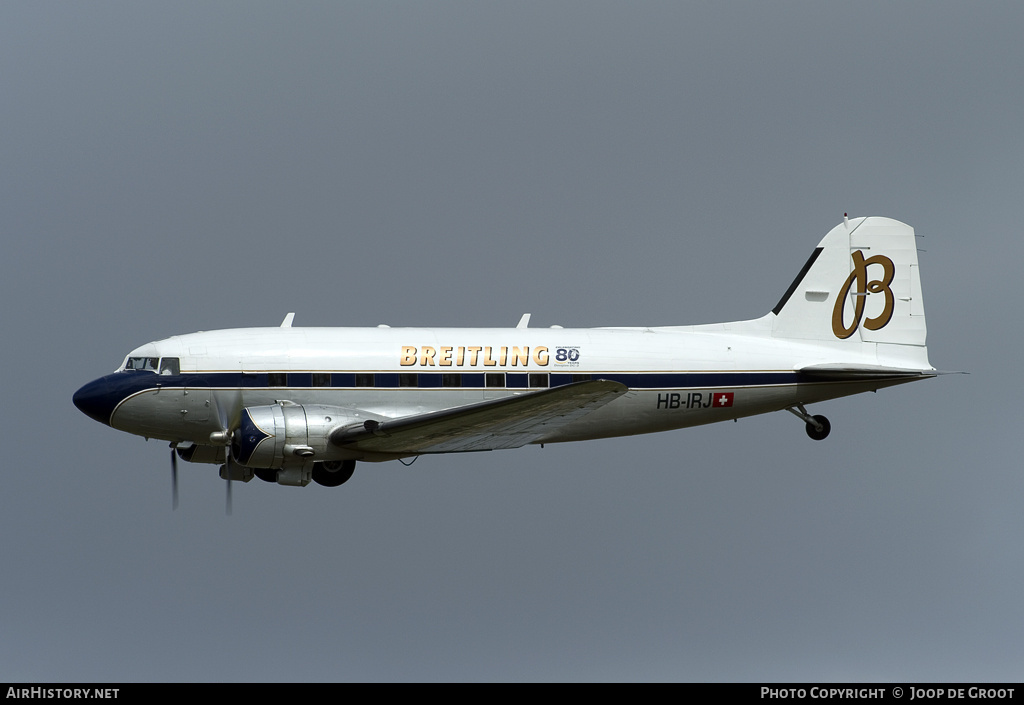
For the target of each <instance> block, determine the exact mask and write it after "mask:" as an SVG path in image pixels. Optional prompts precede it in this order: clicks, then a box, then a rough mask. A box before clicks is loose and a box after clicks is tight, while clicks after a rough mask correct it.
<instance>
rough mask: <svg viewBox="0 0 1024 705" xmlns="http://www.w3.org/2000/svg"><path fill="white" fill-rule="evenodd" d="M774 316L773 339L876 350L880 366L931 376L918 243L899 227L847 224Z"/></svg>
mask: <svg viewBox="0 0 1024 705" xmlns="http://www.w3.org/2000/svg"><path fill="white" fill-rule="evenodd" d="M772 313H773V314H774V319H773V320H772V336H773V337H777V338H790V339H798V340H806V341H809V342H810V341H820V342H823V343H830V344H835V346H837V347H840V348H846V347H849V348H851V349H853V348H857V352H858V353H864V352H868V350H867V349H866V348H874V350H873V352H874V353H875V355H877V358H878V362H879V364H893V365H894V366H912V367H923V368H930V365H929V364H928V353H927V348H926V347H925V338H926V333H927V329H926V326H925V317H924V299H923V296H922V293H921V276H920V271H919V269H918V263H917V242H916V240H915V238H914V229H913V228H911V227H910V226H909V225H905V224H904V223H900V222H898V221H896V220H891V219H889V218H880V217H870V218H853V219H849V220H846V219H844V222H843V223H841V224H839V225H837V226H836V227H835V228H833V229H832V230H831V231H830V232H829V233H828V235H826V236H825V237H824V238H823V239H822V241H821V242H820V243H819V244H818V247H817V249H815V250H814V253H813V254H812V255H811V257H810V259H809V260H808V261H807V263H806V264H805V265H804V268H803V269H802V270H801V271H800V274H799V275H797V278H796V279H795V280H794V281H793V284H792V285H791V286H790V287H789V290H788V291H787V292H786V294H785V296H783V297H782V300H781V301H779V303H778V305H777V306H776V307H775V308H774V309H772ZM830 347H832V345H830Z"/></svg>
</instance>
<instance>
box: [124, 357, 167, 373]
mask: <svg viewBox="0 0 1024 705" xmlns="http://www.w3.org/2000/svg"><path fill="white" fill-rule="evenodd" d="M124 368H125V369H126V370H147V371H149V372H156V371H157V370H158V369H159V368H160V358H158V357H129V358H128V361H127V362H125V363H124Z"/></svg>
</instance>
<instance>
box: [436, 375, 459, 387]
mask: <svg viewBox="0 0 1024 705" xmlns="http://www.w3.org/2000/svg"><path fill="white" fill-rule="evenodd" d="M441 386H442V387H461V386H462V375H461V374H459V373H458V372H446V373H445V374H443V375H441Z"/></svg>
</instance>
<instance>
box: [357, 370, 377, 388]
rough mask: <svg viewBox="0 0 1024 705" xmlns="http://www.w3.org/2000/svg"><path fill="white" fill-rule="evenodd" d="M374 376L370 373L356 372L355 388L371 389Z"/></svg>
mask: <svg viewBox="0 0 1024 705" xmlns="http://www.w3.org/2000/svg"><path fill="white" fill-rule="evenodd" d="M374 382H375V380H374V375H373V373H372V372H357V373H356V386H357V387H372V386H374Z"/></svg>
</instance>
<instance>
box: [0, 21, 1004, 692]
mask: <svg viewBox="0 0 1024 705" xmlns="http://www.w3.org/2000/svg"><path fill="white" fill-rule="evenodd" d="M1022 24H1024V10H1022V9H1021V7H1020V5H1019V4H1016V3H984V4H981V3H972V4H967V3H964V4H943V3H933V2H928V3H913V2H907V3H899V4H894V3H853V4H848V5H842V6H840V4H838V3H824V4H823V3H809V2H807V3H803V2H795V3H788V2H786V3H783V2H775V3H760V2H757V3H736V2H733V3H600V2H585V3H584V2H542V3H540V2H538V3H531V2H515V3H511V2H508V3H468V2H467V3H454V2H433V3H386V4H385V3H376V2H372V3H370V2H368V3H333V2H324V3H313V2H309V3H298V4H296V3H266V2H264V3H258V2H248V3H225V2H220V3H214V2H194V3H189V2H178V3H172V4H166V3H162V4H157V3H139V2H125V3H111V2H93V3H59V2H49V3H47V2H5V3H3V4H0V125H2V126H3V130H2V131H0V165H2V166H0V180H2V181H0V227H2V232H3V241H4V243H5V248H4V256H3V257H2V258H0V293H2V295H3V300H4V302H5V305H4V307H3V309H2V311H0V322H2V325H3V329H4V330H5V331H6V334H5V336H4V340H5V350H6V353H5V357H4V359H5V361H6V363H7V370H8V374H7V376H6V380H7V381H6V383H5V384H4V387H3V389H4V391H5V399H6V404H7V411H6V413H5V414H4V416H3V418H4V420H5V422H6V423H5V426H6V428H7V431H8V434H9V435H8V438H9V443H8V452H7V459H8V463H7V467H6V474H5V477H6V485H5V489H4V491H3V492H2V493H0V558H2V562H3V566H4V579H3V581H0V679H3V680H8V681H61V680H66V681H82V680H86V681H91V680H118V681H122V680H124V681H131V680H172V681H173V680H260V679H268V680H332V681H333V680H546V679H555V680H576V679H589V680H640V679H643V680H762V679H763V680H829V679H843V680H892V681H904V680H905V681H912V680H943V681H949V680H972V679H977V680H1018V681H1019V680H1020V679H1021V676H1022V670H1021V666H1020V664H1021V663H1024V645H1022V641H1021V634H1022V633H1024V607H1022V603H1021V600H1020V594H1019V592H1020V590H1019V586H1020V585H1021V584H1022V582H1024V548H1022V547H1024V520H1022V512H1021V501H1022V499H1021V498H1022V497H1024V478H1022V475H1021V472H1020V470H1021V461H1020V457H1021V441H1020V434H1019V430H1018V427H1019V425H1020V423H1019V422H1020V414H1019V412H1018V411H1017V403H1018V399H1019V397H1020V394H1021V384H1020V381H1019V380H1020V378H1019V374H1018V367H1019V363H1018V357H1019V355H1018V354H1017V350H1018V348H1019V346H1020V344H1021V341H1020V333H1019V328H1020V325H1019V323H1020V320H1021V314H1020V312H1019V310H1018V305H1017V301H1018V299H1019V292H1018V288H1019V287H1018V281H1019V273H1018V272H1017V269H1018V268H1019V263H1020V262H1021V261H1022V259H1024V257H1022V255H1024V245H1022V241H1021V238H1020V237H1019V235H1018V233H1017V229H1018V225H1017V223H1018V220H1019V214H1018V211H1019V209H1020V202H1021V194H1022V186H1024V178H1022V166H1021V165H1022V164H1024V120H1022V115H1024V89H1022V87H1021V86H1022V83H1021V80H1020V76H1019V73H1020V67H1021V66H1024V44H1022V42H1021V41H1020V30H1021V27H1022ZM844 211H845V212H849V213H850V214H851V215H884V216H889V217H893V218H897V219H899V220H902V221H904V222H907V223H909V224H910V225H912V226H914V227H915V228H916V230H917V233H918V234H919V235H922V236H923V238H924V239H923V240H921V247H922V248H923V249H924V250H925V252H923V253H922V254H921V268H922V279H923V283H924V290H925V297H926V308H927V312H928V319H929V351H930V356H931V360H932V363H933V364H935V365H936V366H937V367H939V368H940V369H947V370H968V371H970V372H971V375H970V376H953V377H944V378H940V379H938V380H933V381H929V382H923V383H918V384H915V385H910V386H907V387H902V388H896V389H891V390H885V391H883V392H880V393H879V394H877V395H874V394H871V395H864V396H861V397H856V398H851V399H847V400H838V401H834V402H830V403H827V404H822V405H818V407H817V408H816V409H815V412H816V413H825V414H827V415H828V416H829V418H830V419H831V421H832V426H833V430H832V435H831V436H830V437H829V439H827V440H826V441H824V442H822V443H814V442H812V441H810V440H808V439H807V438H806V436H805V435H804V431H803V427H802V424H801V423H800V422H799V421H797V420H796V419H794V418H793V417H792V416H790V415H789V414H784V413H782V414H775V415H772V416H767V417H760V418H755V419H748V420H744V421H741V422H739V423H735V424H722V425H719V426H710V427H704V428H698V429H692V430H689V431H679V432H674V433H669V434H660V435H654V436H649V437H638V438H627V439H617V440H608V441H598V442H592V443H584V444H572V445H562V446H548V447H546V448H545V449H543V450H541V449H539V448H535V447H531V448H525V449H521V450H518V451H507V452H495V453H487V454H469V455H463V456H448V457H426V458H422V459H420V460H419V461H417V463H416V464H415V465H413V466H412V467H410V468H405V467H402V466H401V465H398V464H397V463H391V464H385V465H377V466H371V465H365V464H364V465H360V467H359V468H358V469H357V474H356V475H355V477H354V478H353V480H352V481H351V482H350V483H348V484H346V485H345V486H344V487H342V488H339V489H336V490H330V489H327V488H323V487H319V486H310V487H307V488H305V489H296V488H287V487H278V486H271V485H267V484H264V483H260V482H254V483H250V484H248V485H244V486H243V485H236V487H235V497H234V499H235V512H234V516H232V517H230V518H227V517H225V516H224V512H223V504H224V487H223V483H222V482H221V481H219V480H218V479H217V478H216V474H215V471H211V470H210V469H209V468H208V467H206V466H186V467H182V468H181V507H180V509H179V510H178V511H177V512H175V513H172V512H171V510H170V504H171V497H170V469H169V460H168V451H167V447H166V445H165V444H163V443H158V442H155V441H154V442H149V443H146V442H145V441H143V440H142V439H140V438H136V437H132V436H128V435H127V434H123V433H119V432H116V431H113V430H111V429H109V428H106V427H104V426H101V425H99V424H96V423H95V422H93V421H91V420H90V419H88V418H86V417H85V416H83V415H82V414H80V413H79V412H78V411H77V410H76V409H75V408H74V407H73V406H72V404H71V394H72V393H73V392H74V390H75V389H77V388H78V387H79V386H80V385H81V384H83V383H85V382H87V381H89V380H91V379H93V378H95V377H98V376H100V375H102V374H105V373H107V372H109V371H111V370H112V369H113V368H114V367H115V366H116V365H117V364H118V363H119V362H120V361H121V359H122V357H123V356H124V354H125V353H126V352H127V351H128V350H130V349H131V348H133V347H135V346H137V345H140V344H142V343H145V342H147V341H150V340H155V339H159V338H163V337H167V336H170V335H173V334H177V333H186V332H191V331H194V330H201V329H213V328H224V327H234V326H249V325H277V324H278V323H279V322H280V320H281V318H282V317H283V316H284V314H285V313H287V312H288V311H296V312H297V313H296V325H317V326H327V325H375V324H378V323H388V324H391V325H444V326H447V325H471V326H483V325H509V326H512V325H515V323H516V321H518V319H519V316H520V315H521V314H522V313H524V312H526V311H529V312H531V313H532V314H533V325H538V326H547V325H551V324H556V323H557V324H561V325H565V326H597V325H638V324H651V325H662V324H682V323H703V322H710V321H720V320H735V319H743V318H752V317H756V316H760V315H762V314H763V313H765V312H766V311H767V310H769V309H770V308H771V307H772V306H773V305H774V304H775V303H776V301H777V300H778V298H779V296H781V294H782V293H783V292H784V291H785V288H786V286H788V284H789V282H790V280H791V279H792V277H793V276H794V275H795V273H796V272H797V270H798V269H799V267H800V266H801V265H802V264H803V262H804V260H805V259H806V257H807V255H808V254H809V253H810V251H811V249H812V248H813V247H814V245H815V244H816V243H817V241H818V240H819V239H820V238H821V237H822V236H823V235H824V234H825V232H827V231H828V230H829V229H830V228H832V227H833V226H834V225H835V224H836V223H838V222H839V221H840V220H841V218H842V215H843V212H844Z"/></svg>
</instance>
